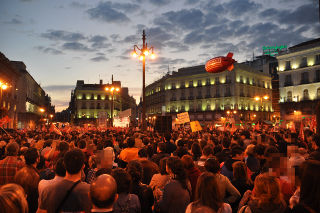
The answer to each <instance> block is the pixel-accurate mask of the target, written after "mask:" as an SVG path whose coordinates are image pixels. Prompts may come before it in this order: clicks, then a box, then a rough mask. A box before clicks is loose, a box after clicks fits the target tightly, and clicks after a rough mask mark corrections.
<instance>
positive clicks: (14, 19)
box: [4, 18, 23, 25]
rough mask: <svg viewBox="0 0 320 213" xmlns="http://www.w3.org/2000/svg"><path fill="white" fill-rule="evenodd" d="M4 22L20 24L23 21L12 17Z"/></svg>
mask: <svg viewBox="0 0 320 213" xmlns="http://www.w3.org/2000/svg"><path fill="white" fill-rule="evenodd" d="M4 23H5V24H13V25H20V24H23V22H22V21H21V20H20V19H18V18H12V19H11V20H10V21H6V22H4Z"/></svg>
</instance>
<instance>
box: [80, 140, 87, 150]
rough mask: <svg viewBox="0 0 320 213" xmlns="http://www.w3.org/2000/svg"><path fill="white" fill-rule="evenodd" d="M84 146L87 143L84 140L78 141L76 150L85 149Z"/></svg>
mask: <svg viewBox="0 0 320 213" xmlns="http://www.w3.org/2000/svg"><path fill="white" fill-rule="evenodd" d="M86 146H87V143H86V141H85V140H80V141H79V142H78V148H79V149H85V148H86Z"/></svg>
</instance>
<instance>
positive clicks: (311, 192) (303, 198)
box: [300, 160, 320, 212]
mask: <svg viewBox="0 0 320 213" xmlns="http://www.w3.org/2000/svg"><path fill="white" fill-rule="evenodd" d="M319 180H320V162H319V161H316V160H308V161H306V162H304V163H303V164H302V169H301V188H300V203H301V204H303V205H306V206H308V207H310V208H312V209H313V210H314V211H315V212H320V182H319Z"/></svg>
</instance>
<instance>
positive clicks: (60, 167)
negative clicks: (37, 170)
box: [54, 158, 66, 177]
mask: <svg viewBox="0 0 320 213" xmlns="http://www.w3.org/2000/svg"><path fill="white" fill-rule="evenodd" d="M54 171H55V173H56V175H57V176H60V177H64V176H66V169H65V168H64V163H63V158H60V159H58V160H57V162H56V164H55V167H54Z"/></svg>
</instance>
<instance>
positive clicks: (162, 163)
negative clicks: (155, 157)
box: [159, 157, 168, 175]
mask: <svg viewBox="0 0 320 213" xmlns="http://www.w3.org/2000/svg"><path fill="white" fill-rule="evenodd" d="M167 160H168V157H165V158H162V159H161V160H160V163H159V164H160V165H159V169H160V174H161V175H167V174H168V173H167V170H166V167H167Z"/></svg>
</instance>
